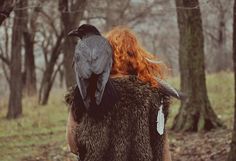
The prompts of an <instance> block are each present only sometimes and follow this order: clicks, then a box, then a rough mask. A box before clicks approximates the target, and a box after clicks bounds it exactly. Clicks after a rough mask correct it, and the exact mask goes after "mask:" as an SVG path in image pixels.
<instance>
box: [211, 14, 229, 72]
mask: <svg viewBox="0 0 236 161" xmlns="http://www.w3.org/2000/svg"><path fill="white" fill-rule="evenodd" d="M219 20H220V22H219V26H218V40H217V51H216V55H215V56H214V57H213V59H214V64H215V69H214V72H220V71H225V70H227V69H229V68H230V64H229V63H227V59H229V57H227V56H228V54H227V48H226V46H227V45H226V41H227V35H226V24H225V13H224V12H223V11H221V13H220V15H219Z"/></svg>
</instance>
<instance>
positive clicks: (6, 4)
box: [0, 0, 16, 25]
mask: <svg viewBox="0 0 236 161" xmlns="http://www.w3.org/2000/svg"><path fill="white" fill-rule="evenodd" d="M15 3H16V0H1V1H0V25H1V24H2V22H3V21H4V20H5V19H6V18H7V17H8V16H9V15H10V13H11V11H12V10H13V7H14V5H15Z"/></svg>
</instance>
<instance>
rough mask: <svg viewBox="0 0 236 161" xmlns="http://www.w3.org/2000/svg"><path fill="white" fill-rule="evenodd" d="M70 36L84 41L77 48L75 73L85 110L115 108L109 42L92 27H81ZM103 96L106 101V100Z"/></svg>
mask: <svg viewBox="0 0 236 161" xmlns="http://www.w3.org/2000/svg"><path fill="white" fill-rule="evenodd" d="M68 36H76V37H79V38H80V39H81V41H78V43H77V45H76V48H75V53H74V71H75V76H76V83H77V86H78V88H79V92H80V95H81V98H80V99H82V101H83V104H84V107H85V109H86V110H88V111H91V110H92V109H95V108H98V107H101V106H104V105H107V106H110V105H112V104H114V103H115V102H116V100H117V99H116V94H115V89H114V88H113V87H112V84H111V83H110V82H109V76H110V71H111V68H112V63H113V50H112V47H111V45H110V43H109V42H108V40H107V39H106V38H104V37H103V36H102V35H101V33H100V32H99V31H98V29H97V28H96V27H95V26H93V25H90V24H83V25H81V26H79V27H78V28H76V29H74V30H72V31H70V32H69V33H68ZM104 91H105V92H104ZM103 95H105V96H106V98H104V99H103ZM110 97H111V98H110Z"/></svg>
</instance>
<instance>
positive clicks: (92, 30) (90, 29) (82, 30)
mask: <svg viewBox="0 0 236 161" xmlns="http://www.w3.org/2000/svg"><path fill="white" fill-rule="evenodd" d="M89 35H101V33H100V32H99V31H98V29H97V28H96V27H94V26H93V25H89V24H83V25H81V26H79V27H78V28H76V29H73V30H72V31H70V32H69V33H68V36H77V37H79V38H80V39H82V38H84V37H87V36H89Z"/></svg>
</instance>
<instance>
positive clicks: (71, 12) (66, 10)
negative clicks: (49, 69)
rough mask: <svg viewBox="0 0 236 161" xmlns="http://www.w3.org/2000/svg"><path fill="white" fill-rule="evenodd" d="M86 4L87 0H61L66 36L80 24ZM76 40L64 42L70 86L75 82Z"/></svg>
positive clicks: (67, 84) (65, 66) (67, 78)
mask: <svg viewBox="0 0 236 161" xmlns="http://www.w3.org/2000/svg"><path fill="white" fill-rule="evenodd" d="M85 6H86V0H77V1H72V0H59V11H60V13H61V22H62V25H63V31H64V36H66V35H67V33H69V31H70V30H72V29H74V28H75V27H78V26H79V24H80V21H81V19H82V16H83V14H84V10H85ZM76 42H77V40H76V39H73V38H66V40H65V42H64V44H63V53H64V69H65V80H66V86H67V87H70V86H72V85H73V84H74V83H75V77H74V71H73V70H72V60H73V55H74V50H75V45H76Z"/></svg>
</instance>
